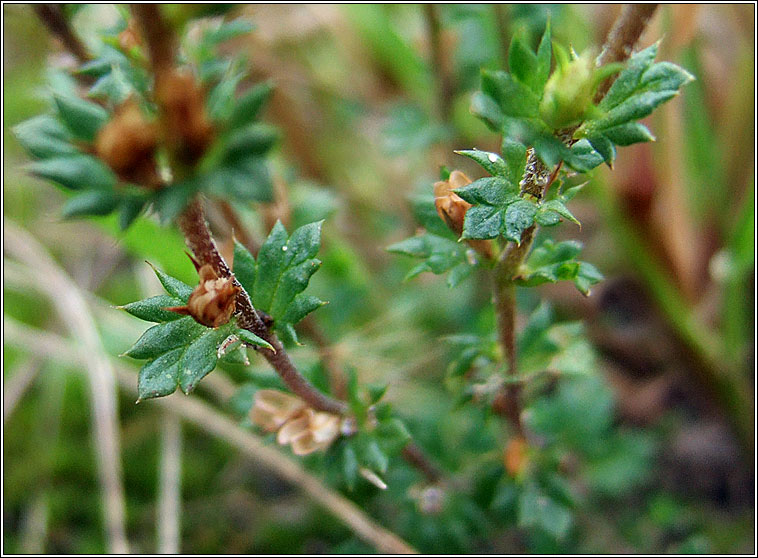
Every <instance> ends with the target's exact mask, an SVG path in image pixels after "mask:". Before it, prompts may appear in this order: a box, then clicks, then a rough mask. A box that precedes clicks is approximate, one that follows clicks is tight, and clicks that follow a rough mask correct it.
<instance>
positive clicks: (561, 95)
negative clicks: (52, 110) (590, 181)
mask: <svg viewBox="0 0 758 558" xmlns="http://www.w3.org/2000/svg"><path fill="white" fill-rule="evenodd" d="M657 50H658V45H657V44H654V45H652V46H650V47H648V48H646V49H645V50H643V51H640V52H638V53H637V54H635V55H633V56H632V57H631V58H630V60H629V61H628V63H627V64H626V66H625V67H624V68H623V70H622V69H621V66H620V65H617V64H614V65H607V66H603V67H599V68H598V67H596V66H595V63H594V59H593V57H592V55H591V54H592V53H591V52H589V51H588V52H585V53H583V54H582V55H581V56H579V55H577V54H576V53H574V52H573V51H572V52H571V53H570V54H569V53H567V52H566V51H565V50H564V49H563V48H562V47H561V46H560V45H558V44H554V45H553V44H551V32H550V26H549V25H548V26H547V27H546V29H545V33H544V34H543V36H542V40H541V41H540V44H539V47H538V49H537V51H536V53H535V52H533V51H532V50H531V49H530V48H529V46H528V45H526V44H525V40H524V37H523V34H517V35H515V36H514V38H513V41H512V43H511V47H510V52H509V59H508V62H509V66H510V72H505V71H488V70H485V71H483V72H482V82H481V91H479V92H477V93H476V94H475V95H474V97H473V100H472V112H474V114H476V115H477V116H478V117H479V118H481V119H482V120H483V121H484V122H485V123H486V124H487V125H488V126H489V127H490V128H491V129H492V130H494V131H497V132H499V133H502V134H503V135H504V136H505V137H508V138H510V139H512V140H514V141H517V142H519V143H521V144H522V145H524V146H529V147H533V148H534V150H535V152H536V154H537V156H538V157H539V158H540V159H541V160H542V161H543V162H544V163H545V164H546V165H548V166H550V167H552V166H555V165H557V164H558V163H560V162H561V161H563V162H564V163H565V164H566V165H568V166H569V167H571V168H572V169H574V170H576V171H578V172H587V171H589V170H591V169H593V168H595V167H597V166H598V165H600V164H601V163H603V162H606V163H608V164H612V163H613V160H614V159H615V156H616V148H615V146H617V145H622V146H623V145H631V144H633V143H637V142H642V141H650V140H652V139H654V138H653V136H652V134H651V133H650V132H649V131H648V130H647V128H645V126H644V125H642V124H640V123H638V122H637V121H638V120H639V119H641V118H644V117H645V116H648V115H649V114H650V113H651V112H652V111H653V110H654V109H655V108H656V107H657V106H659V105H660V104H661V103H663V102H665V101H667V100H669V99H671V98H673V97H674V96H676V95H677V94H678V91H679V89H680V88H681V87H682V86H683V85H684V84H686V83H687V82H689V81H691V80H692V79H693V78H692V76H691V75H690V74H689V73H688V72H686V71H685V70H683V69H682V68H679V67H678V66H676V65H675V64H671V63H669V62H660V63H657V64H654V59H655V56H656V54H657ZM553 54H555V58H556V65H555V68H554V70H553V72H552V73H551V72H550V67H551V60H552V57H553V56H552V55H553ZM620 70H621V71H620ZM619 71H620V73H619V74H618V77H617V79H616V80H615V81H614V84H613V85H612V86H611V89H610V90H609V91H608V93H607V95H605V97H604V98H603V99H602V100H601V101H600V102H599V103H598V104H597V105H596V104H594V97H595V95H596V91H597V88H598V86H599V85H600V84H601V83H602V82H603V81H605V80H606V79H607V78H609V77H610V76H612V75H613V74H615V73H618V72H619ZM562 134H563V135H567V136H568V137H567V138H562V137H560V136H561V135H562ZM566 140H568V141H566Z"/></svg>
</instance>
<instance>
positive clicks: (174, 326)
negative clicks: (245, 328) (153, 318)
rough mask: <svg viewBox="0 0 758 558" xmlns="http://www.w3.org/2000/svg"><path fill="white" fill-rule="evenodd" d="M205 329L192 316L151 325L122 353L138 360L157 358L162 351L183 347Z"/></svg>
mask: <svg viewBox="0 0 758 558" xmlns="http://www.w3.org/2000/svg"><path fill="white" fill-rule="evenodd" d="M206 329H208V328H206V327H205V326H204V325H202V324H199V323H197V322H196V321H195V320H194V319H193V318H192V316H184V317H183V318H180V319H178V320H174V321H171V322H165V323H162V324H159V325H156V326H153V327H151V328H150V329H148V330H147V331H146V332H145V333H143V334H142V336H141V337H140V338H139V339H138V340H137V342H136V343H135V344H134V345H133V346H132V347H131V348H130V349H129V350H128V351H126V352H125V353H124V356H128V357H132V358H135V359H138V360H143V359H152V358H157V357H159V356H160V355H162V354H163V353H165V352H167V351H170V350H171V349H176V348H178V347H183V346H185V345H187V343H188V341H192V340H194V339H195V338H197V337H198V336H200V335H201V334H202V333H203V332H204V331H205V330H206Z"/></svg>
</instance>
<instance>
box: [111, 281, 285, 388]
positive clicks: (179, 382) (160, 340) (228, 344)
mask: <svg viewBox="0 0 758 558" xmlns="http://www.w3.org/2000/svg"><path fill="white" fill-rule="evenodd" d="M155 273H156V275H157V276H158V279H159V280H160V282H161V284H162V285H163V288H164V289H165V290H166V293H167V294H164V295H157V296H154V297H150V298H147V299H145V300H140V301H137V302H132V303H130V304H127V305H125V306H123V307H122V308H123V310H125V311H126V312H128V313H129V314H131V315H133V316H135V317H137V318H140V319H142V320H145V321H149V322H156V323H157V324H158V325H155V326H153V327H151V328H150V329H148V330H147V331H146V332H145V333H144V334H143V335H142V336H141V337H140V338H139V339H138V340H137V342H136V343H135V344H134V345H133V346H132V347H131V348H130V349H129V350H127V351H126V352H125V353H124V355H125V356H129V357H131V358H134V359H138V360H147V361H148V362H147V363H145V365H144V366H143V367H142V369H141V370H140V372H139V381H138V393H139V400H143V399H152V398H154V397H164V396H166V395H170V394H172V393H173V392H174V391H176V389H177V388H181V390H182V391H183V392H184V393H190V392H191V391H192V390H194V389H195V387H196V386H197V384H198V382H200V380H202V379H203V378H204V377H205V376H206V375H208V374H209V373H210V372H211V371H213V369H214V368H215V367H216V363H217V362H218V360H219V359H221V358H222V357H225V356H226V358H231V359H233V360H240V358H239V357H240V354H241V353H244V350H245V349H244V345H249V346H259V347H267V348H271V345H269V344H268V343H267V342H266V341H264V340H263V339H261V338H260V337H258V336H256V335H255V334H253V333H251V332H249V331H247V330H244V329H241V328H239V327H237V324H236V321H235V319H234V318H232V320H230V321H229V322H228V323H226V324H224V325H222V326H220V327H218V328H208V327H205V326H204V325H202V324H199V323H197V322H196V321H195V320H194V319H193V318H192V317H191V316H181V315H180V314H177V313H174V312H171V311H169V310H166V308H171V307H174V306H182V305H185V304H186V303H187V300H188V299H189V296H190V294H192V290H193V289H192V287H190V286H189V285H187V284H186V283H183V282H182V281H179V280H178V279H175V278H173V277H170V276H169V275H166V274H165V273H163V272H162V271H160V270H158V269H156V270H155ZM242 360H244V358H243V359H242Z"/></svg>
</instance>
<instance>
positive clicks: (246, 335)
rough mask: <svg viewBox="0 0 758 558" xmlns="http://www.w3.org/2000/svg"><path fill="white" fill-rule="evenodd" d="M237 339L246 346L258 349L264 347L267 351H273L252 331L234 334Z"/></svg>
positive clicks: (244, 330) (243, 330)
mask: <svg viewBox="0 0 758 558" xmlns="http://www.w3.org/2000/svg"><path fill="white" fill-rule="evenodd" d="M236 335H237V337H239V338H240V340H241V341H242V342H243V343H246V344H248V345H254V346H258V347H266V348H267V349H270V350H272V351H273V350H274V348H273V347H272V346H271V343H269V342H268V341H266V340H265V339H262V338H261V337H258V336H257V335H256V334H255V333H253V332H252V331H248V330H246V329H240V330H238V331H237V332H236Z"/></svg>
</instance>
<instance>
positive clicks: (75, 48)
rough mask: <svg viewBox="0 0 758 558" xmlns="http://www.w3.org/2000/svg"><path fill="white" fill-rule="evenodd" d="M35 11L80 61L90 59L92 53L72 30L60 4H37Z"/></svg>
mask: <svg viewBox="0 0 758 558" xmlns="http://www.w3.org/2000/svg"><path fill="white" fill-rule="evenodd" d="M34 11H35V12H36V14H37V17H39V18H40V20H41V21H42V23H44V24H45V26H46V27H47V28H48V29H49V30H50V32H51V33H52V34H53V35H55V36H56V37H58V38H59V39H60V40H61V42H62V43H63V46H65V47H66V50H68V51H69V52H70V53H71V54H73V55H74V56H76V58H77V59H78V60H79V62H87V61H88V60H90V55H89V53H88V52H87V49H86V48H85V47H84V44H82V42H81V41H80V40H79V37H77V36H76V35H75V34H74V32H73V31H72V30H71V26H70V25H69V24H68V21H67V20H66V17H65V16H64V15H63V9H62V7H61V5H60V4H35V5H34Z"/></svg>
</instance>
